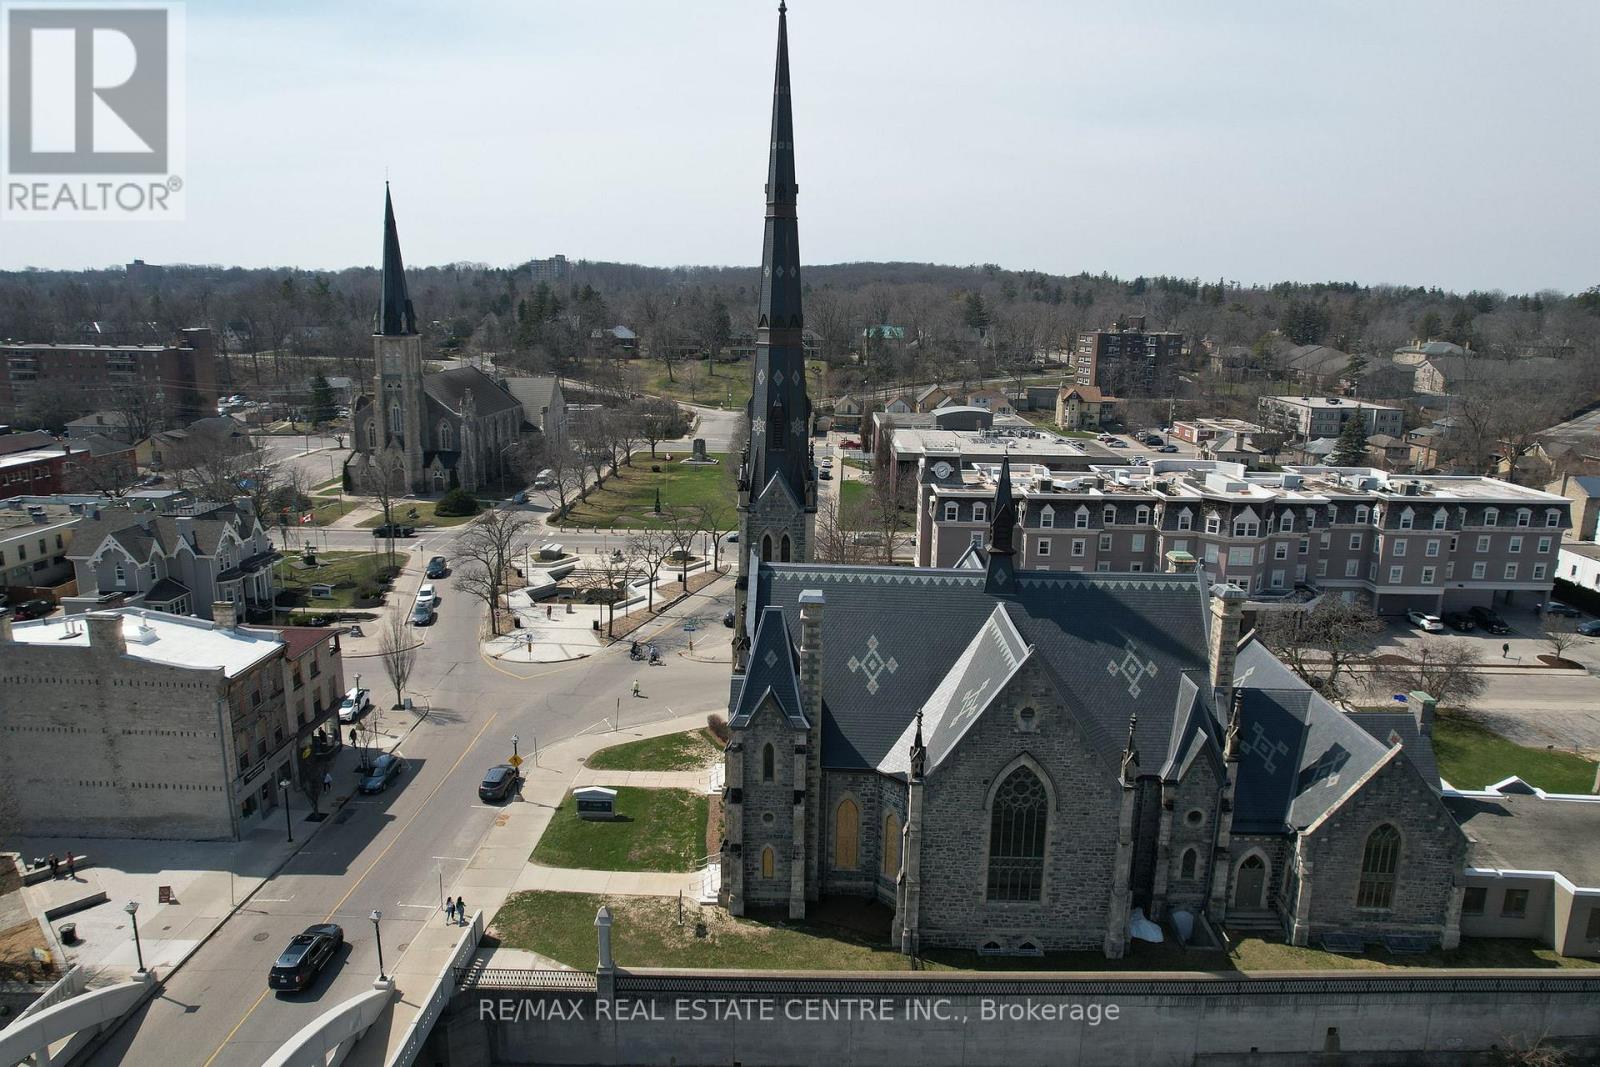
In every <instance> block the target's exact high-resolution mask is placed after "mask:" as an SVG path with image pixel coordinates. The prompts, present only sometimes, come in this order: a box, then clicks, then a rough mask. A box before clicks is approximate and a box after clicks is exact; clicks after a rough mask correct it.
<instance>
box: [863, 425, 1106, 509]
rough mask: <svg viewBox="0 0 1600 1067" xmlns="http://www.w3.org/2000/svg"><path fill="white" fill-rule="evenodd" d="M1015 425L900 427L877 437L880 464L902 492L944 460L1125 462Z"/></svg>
mask: <svg viewBox="0 0 1600 1067" xmlns="http://www.w3.org/2000/svg"><path fill="white" fill-rule="evenodd" d="M954 410H955V411H956V412H962V411H971V410H974V409H970V408H958V409H954ZM983 414H987V413H983ZM1017 423H1020V425H1018V424H1016V423H1008V424H1006V425H1001V424H999V423H998V422H995V423H992V424H991V426H992V428H985V429H964V428H955V427H952V426H949V425H948V424H946V423H943V422H941V423H940V424H939V425H938V426H937V427H935V428H930V427H927V426H899V425H896V426H895V427H894V428H893V430H892V432H890V433H889V434H887V435H884V434H880V435H879V441H880V446H879V448H878V450H877V458H878V467H879V469H880V470H887V471H888V472H889V476H890V478H892V479H893V480H894V486H895V491H896V492H898V491H899V490H898V487H899V486H900V485H902V484H904V483H905V482H906V481H907V480H915V478H916V471H917V468H918V467H919V466H928V467H930V468H934V469H937V468H939V466H940V464H943V466H944V468H948V469H949V470H951V471H959V470H961V469H962V468H963V467H964V466H966V465H967V464H973V463H999V462H1000V457H1001V456H1004V455H1007V454H1010V456H1011V458H1012V459H1013V460H1014V461H1017V462H1021V463H1032V464H1036V465H1038V466H1039V467H1041V468H1043V469H1046V470H1050V471H1057V472H1060V471H1087V470H1088V469H1089V468H1090V466H1091V465H1093V464H1096V463H1099V464H1104V465H1107V466H1110V465H1113V464H1116V463H1118V462H1120V461H1121V457H1120V456H1118V455H1117V454H1116V453H1114V452H1112V451H1111V450H1110V449H1108V448H1103V447H1101V446H1100V445H1098V444H1096V443H1095V442H1093V441H1089V440H1086V439H1084V438H1081V437H1079V438H1074V437H1062V436H1060V435H1058V434H1053V433H1050V432H1049V431H1048V430H1041V429H1038V428H1037V427H1034V426H1030V425H1029V424H1027V423H1026V422H1022V421H1021V420H1020V419H1019V420H1017ZM884 437H887V440H883V438H884Z"/></svg>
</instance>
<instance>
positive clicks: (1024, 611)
mask: <svg viewBox="0 0 1600 1067" xmlns="http://www.w3.org/2000/svg"><path fill="white" fill-rule="evenodd" d="M779 12H780V14H779V23H778V57H777V77H776V86H775V93H774V100H773V117H772V137H771V145H770V159H769V167H768V179H767V212H766V240H765V248H764V253H763V259H762V279H761V304H760V319H759V329H758V338H757V350H756V358H755V366H754V368H753V375H754V391H753V394H752V398H751V401H750V408H749V418H750V430H751V434H750V443H749V445H748V448H747V450H746V452H745V454H744V456H743V457H742V461H741V470H740V479H739V508H740V515H741V519H740V529H741V548H742V550H743V552H744V558H743V559H742V560H741V565H740V570H739V575H738V581H737V594H736V603H737V608H736V616H737V621H736V625H737V626H738V628H739V629H738V635H737V637H736V639H735V667H734V674H733V677H732V684H731V692H730V702H729V725H730V727H731V729H732V739H731V740H730V742H729V743H728V745H727V750H726V756H725V760H726V772H727V773H726V789H725V793H724V808H725V833H726V838H725V840H724V842H723V851H722V856H721V860H722V899H723V903H724V904H725V906H726V907H728V908H729V910H730V911H732V912H733V913H735V914H744V913H745V912H746V911H748V910H750V909H755V908H763V907H776V908H780V909H785V910H786V911H787V913H788V914H789V915H790V916H792V917H803V916H804V915H805V914H806V911H807V908H808V906H810V905H811V904H812V903H813V902H815V901H817V900H819V899H821V898H824V897H829V898H856V899H860V900H864V901H877V902H880V903H881V904H882V905H883V906H884V907H885V908H887V909H891V910H892V912H893V923H892V936H893V938H894V940H895V942H896V943H897V945H898V946H899V948H900V949H901V951H904V952H907V953H916V952H918V951H919V950H921V949H923V948H933V947H951V948H962V949H970V950H976V951H978V952H983V953H1006V954H1021V955H1032V954H1038V953H1042V952H1051V951H1063V950H1083V949H1094V950H1100V951H1103V952H1104V953H1105V955H1106V956H1108V957H1112V958H1116V957H1120V956H1122V955H1123V954H1124V953H1125V952H1126V951H1127V950H1128V944H1129V938H1130V918H1131V917H1133V915H1134V912H1135V910H1136V909H1137V910H1138V911H1140V912H1142V913H1143V914H1144V915H1145V916H1146V917H1148V918H1150V919H1152V920H1154V921H1156V922H1158V923H1166V922H1167V921H1168V920H1169V919H1172V917H1173V916H1174V915H1175V914H1176V913H1178V912H1187V913H1189V915H1190V916H1191V917H1193V918H1194V919H1195V921H1196V922H1201V921H1206V922H1209V923H1211V924H1213V925H1229V926H1232V927H1235V928H1242V929H1270V930H1274V931H1281V932H1282V933H1283V934H1284V935H1285V936H1286V937H1288V938H1289V939H1291V940H1293V941H1294V942H1295V943H1297V944H1314V943H1317V942H1318V941H1319V940H1320V939H1322V938H1324V937H1327V936H1329V935H1339V934H1344V935H1352V934H1353V935H1356V936H1359V937H1362V938H1380V937H1384V936H1395V935H1402V936H1407V937H1416V938H1420V939H1423V940H1425V941H1429V942H1432V943H1436V944H1441V945H1443V946H1444V947H1446V948H1453V947H1455V945H1456V944H1457V943H1458V941H1459V936H1460V935H1459V917H1460V911H1461V898H1462V887H1461V885H1460V872H1461V871H1462V867H1463V860H1464V858H1465V855H1466V851H1467V841H1466V838H1465V836H1464V835H1463V833H1462V832H1461V830H1460V829H1459V828H1458V827H1457V825H1456V824H1455V822H1454V820H1453V819H1452V818H1451V817H1450V815H1449V813H1448V811H1447V810H1446V809H1445V807H1444V805H1443V804H1442V802H1441V801H1440V798H1439V781H1438V774H1437V770H1436V769H1435V768H1434V764H1433V755H1432V747H1431V739H1430V730H1431V726H1432V718H1431V715H1432V702H1431V701H1428V700H1422V699H1417V700H1414V701H1413V702H1412V704H1413V707H1415V708H1416V709H1417V710H1416V712H1415V714H1414V715H1413V714H1404V713H1401V714H1394V715H1378V716H1367V715H1362V716H1356V715H1350V714H1347V713H1345V712H1344V711H1342V710H1341V709H1339V708H1337V707H1335V706H1333V705H1331V704H1329V703H1328V702H1326V701H1324V700H1323V699H1322V698H1320V697H1319V696H1317V695H1316V694H1315V693H1313V692H1312V691H1311V690H1310V689H1309V688H1307V687H1306V686H1305V684H1304V683H1303V682H1301V681H1300V680H1299V679H1298V678H1297V677H1296V676H1295V675H1293V674H1292V672H1289V671H1288V670H1287V669H1285V668H1284V667H1283V666H1282V665H1281V664H1280V663H1278V662H1277V661H1276V660H1275V659H1273V657H1272V656H1271V655H1270V654H1268V653H1267V652H1266V650H1265V649H1263V648H1261V647H1260V646H1259V645H1257V644H1256V643H1255V642H1253V641H1250V640H1248V639H1243V640H1242V637H1241V633H1240V627H1241V612H1242V607H1243V601H1244V593H1243V592H1242V591H1241V590H1238V589H1236V588H1233V587H1224V586H1217V587H1215V588H1211V589H1208V588H1206V586H1205V585H1204V584H1203V580H1202V578H1201V576H1200V575H1198V574H1196V573H1194V572H1193V571H1192V569H1191V570H1188V571H1177V572H1173V573H1154V574H1152V573H1130V574H1102V573H1055V572H1029V571H1026V570H1020V569H1018V568H1017V567H1016V565H1015V550H1014V545H1015V527H1016V523H1017V506H1016V502H1015V501H1014V500H1013V499H1012V497H1011V492H1010V485H1011V482H1010V477H1009V461H1007V462H1006V463H1005V464H1004V465H1003V470H1002V473H1001V476H1000V478H999V483H998V485H999V490H998V496H997V499H996V501H995V508H994V512H993V520H992V523H991V525H990V528H989V531H988V534H987V541H986V544H985V545H984V547H983V549H982V550H981V551H979V552H975V553H972V554H971V555H970V556H969V557H968V558H966V559H964V560H963V561H962V563H961V565H959V566H956V567H952V568H943V569H937V568H907V567H884V566H862V565H821V564H814V563H810V562H808V560H809V556H810V546H811V542H812V538H811V531H812V527H813V516H814V512H815V507H816V492H817V485H816V474H815V470H814V467H813V463H812V457H811V453H810V447H809V435H808V429H809V412H810V407H809V402H808V401H807V398H806V390H805V379H804V375H803V373H802V371H803V363H802V349H801V343H800V331H801V329H802V328H803V319H802V312H801V294H802V290H801V284H800V266H799V265H800V258H799V251H798V244H797V223H796V211H795V202H796V186H795V180H794V178H795V172H794V144H793V132H792V131H793V122H792V113H791V108H790V96H789V62H788V49H787V34H786V25H785V16H784V14H783V8H782V7H781V6H780V8H779ZM1175 566H1182V564H1175Z"/></svg>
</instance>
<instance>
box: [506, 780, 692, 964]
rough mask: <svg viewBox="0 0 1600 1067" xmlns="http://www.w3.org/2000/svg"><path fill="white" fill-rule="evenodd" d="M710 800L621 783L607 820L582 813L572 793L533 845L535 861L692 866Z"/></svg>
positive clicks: (624, 867)
mask: <svg viewBox="0 0 1600 1067" xmlns="http://www.w3.org/2000/svg"><path fill="white" fill-rule="evenodd" d="M709 800H710V798H708V797H707V796H706V795H705V794H704V793H692V792H690V791H689V790H687V789H632V788H622V789H618V790H617V811H618V812H619V813H620V815H619V817H618V818H616V819H612V820H609V821H606V820H599V819H596V820H587V819H580V818H578V806H577V803H576V802H575V801H574V800H573V799H572V797H571V796H568V797H567V798H566V800H564V801H562V803H561V806H560V807H559V808H557V809H556V813H555V815H553V816H552V817H551V819H550V825H549V826H548V827H547V828H546V829H545V832H544V836H543V837H541V838H540V839H539V844H538V846H537V847H536V848H534V850H533V857H532V859H533V862H535V863H540V864H543V865H544V866H546V867H578V868H584V869H587V870H594V871H692V870H694V869H695V861H696V860H698V859H700V857H702V856H704V855H705V847H706V842H705V833H706V816H707V814H708V812H709V808H710V804H709ZM593 917H594V913H593V912H590V919H591V920H592V919H593ZM591 936H592V935H591Z"/></svg>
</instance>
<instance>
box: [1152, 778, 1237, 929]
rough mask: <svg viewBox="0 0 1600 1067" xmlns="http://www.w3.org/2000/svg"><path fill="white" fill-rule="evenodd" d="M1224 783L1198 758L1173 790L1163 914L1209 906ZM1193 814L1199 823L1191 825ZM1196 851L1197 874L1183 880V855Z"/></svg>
mask: <svg viewBox="0 0 1600 1067" xmlns="http://www.w3.org/2000/svg"><path fill="white" fill-rule="evenodd" d="M1221 788H1222V786H1221V782H1220V779H1219V775H1218V772H1217V770H1216V769H1215V767H1213V765H1212V763H1211V761H1210V760H1209V759H1207V758H1206V757H1204V756H1201V757H1200V758H1198V759H1196V760H1195V761H1194V763H1193V764H1192V765H1191V766H1190V768H1189V773H1188V774H1187V775H1185V776H1184V778H1183V779H1182V780H1181V781H1180V782H1179V783H1178V785H1177V788H1176V789H1175V790H1173V793H1172V795H1173V802H1172V837H1171V840H1170V842H1169V843H1168V846H1167V892H1166V900H1165V905H1164V907H1163V909H1162V914H1163V915H1165V914H1166V913H1168V912H1170V911H1171V910H1172V909H1174V908H1187V909H1189V910H1191V911H1194V910H1198V909H1202V908H1204V907H1205V906H1206V898H1207V896H1208V895H1209V892H1210V887H1211V860H1212V846H1213V844H1214V842H1215V841H1216V834H1217V801H1218V798H1219V797H1220V795H1221ZM1190 812H1199V813H1200V821H1199V822H1198V823H1194V822H1191V821H1190V819H1189V813H1190ZM1190 848H1193V849H1195V866H1194V875H1193V876H1192V877H1190V878H1184V877H1182V873H1183V854H1184V852H1185V851H1187V850H1188V849H1190Z"/></svg>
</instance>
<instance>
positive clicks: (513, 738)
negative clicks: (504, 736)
mask: <svg viewBox="0 0 1600 1067" xmlns="http://www.w3.org/2000/svg"><path fill="white" fill-rule="evenodd" d="M518 740H520V739H519V738H518V737H517V735H516V734H512V735H511V758H512V759H517V758H518V756H517V742H518Z"/></svg>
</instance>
